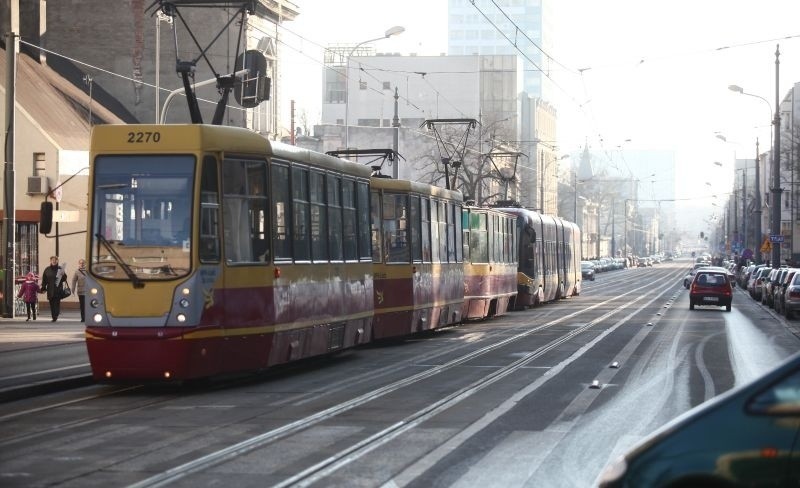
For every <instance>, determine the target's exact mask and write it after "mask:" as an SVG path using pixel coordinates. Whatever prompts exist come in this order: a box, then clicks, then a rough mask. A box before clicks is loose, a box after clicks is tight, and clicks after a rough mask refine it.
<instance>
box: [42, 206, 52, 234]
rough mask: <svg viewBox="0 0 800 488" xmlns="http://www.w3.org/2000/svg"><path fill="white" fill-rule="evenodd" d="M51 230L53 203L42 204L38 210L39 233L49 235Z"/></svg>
mask: <svg viewBox="0 0 800 488" xmlns="http://www.w3.org/2000/svg"><path fill="white" fill-rule="evenodd" d="M52 228H53V202H42V205H41V207H40V209H39V233H40V234H49V233H50V230H51V229H52Z"/></svg>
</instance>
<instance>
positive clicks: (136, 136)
mask: <svg viewBox="0 0 800 488" xmlns="http://www.w3.org/2000/svg"><path fill="white" fill-rule="evenodd" d="M160 140H161V133H160V132H128V144H138V143H145V142H159V141H160Z"/></svg>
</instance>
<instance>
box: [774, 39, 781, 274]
mask: <svg viewBox="0 0 800 488" xmlns="http://www.w3.org/2000/svg"><path fill="white" fill-rule="evenodd" d="M780 50H781V45H780V44H778V45H777V47H776V48H775V120H774V121H773V124H775V137H774V139H775V147H774V149H773V152H772V234H773V235H776V236H777V235H781V105H780V103H781V101H780V96H781V94H780V79H779V77H778V76H779V74H780V55H781V52H780ZM780 266H781V243H780V242H773V243H772V267H773V268H774V269H777V268H780Z"/></svg>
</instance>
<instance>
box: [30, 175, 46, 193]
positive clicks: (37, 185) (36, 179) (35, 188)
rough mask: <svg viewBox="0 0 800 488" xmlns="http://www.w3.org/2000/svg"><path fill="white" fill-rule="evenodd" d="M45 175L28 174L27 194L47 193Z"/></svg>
mask: <svg viewBox="0 0 800 488" xmlns="http://www.w3.org/2000/svg"><path fill="white" fill-rule="evenodd" d="M47 191H48V188H47V177H46V176H29V177H28V191H27V193H28V194H29V195H44V194H45V193H47Z"/></svg>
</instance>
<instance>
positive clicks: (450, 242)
mask: <svg viewBox="0 0 800 488" xmlns="http://www.w3.org/2000/svg"><path fill="white" fill-rule="evenodd" d="M445 209H446V211H447V260H448V261H449V262H451V263H455V262H456V216H455V205H453V204H452V203H447V204H446V207H445Z"/></svg>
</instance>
